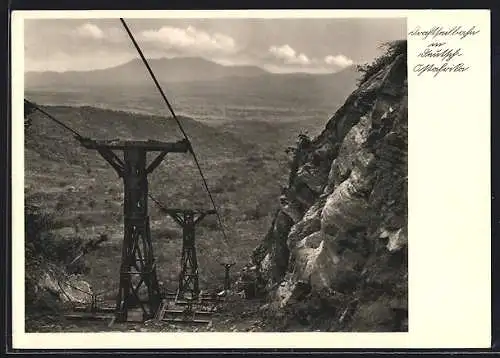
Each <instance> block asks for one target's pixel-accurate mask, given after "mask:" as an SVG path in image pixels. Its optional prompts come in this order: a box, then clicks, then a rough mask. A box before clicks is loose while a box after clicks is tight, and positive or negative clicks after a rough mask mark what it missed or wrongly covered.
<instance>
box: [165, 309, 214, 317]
mask: <svg viewBox="0 0 500 358" xmlns="http://www.w3.org/2000/svg"><path fill="white" fill-rule="evenodd" d="M164 312H165V313H174V314H182V313H185V314H186V315H192V314H193V313H194V315H195V316H196V315H197V314H202V315H203V314H204V315H211V314H212V313H213V312H210V311H194V312H185V311H183V310H165V311H164Z"/></svg>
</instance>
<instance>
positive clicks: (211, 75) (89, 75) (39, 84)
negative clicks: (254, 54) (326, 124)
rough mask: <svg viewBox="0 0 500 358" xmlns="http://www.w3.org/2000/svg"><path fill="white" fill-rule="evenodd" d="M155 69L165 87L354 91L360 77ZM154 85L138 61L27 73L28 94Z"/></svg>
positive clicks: (202, 67)
mask: <svg viewBox="0 0 500 358" xmlns="http://www.w3.org/2000/svg"><path fill="white" fill-rule="evenodd" d="M149 63H150V65H151V68H152V69H153V71H154V73H155V75H156V76H157V78H158V80H159V81H160V82H161V83H179V82H207V81H217V82H220V81H221V80H224V81H225V80H231V81H245V82H246V81H248V80H251V81H256V83H255V84H256V85H270V84H271V85H272V83H277V84H280V85H281V84H283V83H290V80H291V81H292V82H294V83H296V84H300V85H307V84H308V83H309V82H311V83H313V84H314V83H316V84H317V82H318V81H319V82H323V81H326V82H329V81H331V80H333V79H335V81H336V82H338V81H340V82H343V83H344V84H345V85H347V84H349V86H348V87H349V89H351V88H352V84H353V83H354V82H355V81H354V79H355V78H357V77H358V74H357V72H356V70H355V68H354V67H348V68H346V69H344V70H343V71H341V72H339V73H334V74H306V73H288V74H275V73H270V72H267V71H266V70H264V69H262V68H260V67H257V66H224V65H219V64H217V63H214V62H211V61H208V60H205V59H202V58H198V57H185V58H171V59H167V58H161V59H151V60H149ZM151 85H152V82H151V79H150V76H149V73H148V72H147V69H146V67H145V66H144V64H143V63H142V61H141V60H139V59H136V60H132V61H130V62H127V63H125V64H122V65H119V66H116V67H111V68H106V69H100V70H92V71H68V72H52V71H44V72H27V73H26V74H25V87H26V89H28V90H35V89H37V90H38V89H46V90H51V89H56V90H59V91H61V90H63V91H64V90H71V89H84V88H85V89H92V88H96V87H100V88H103V87H110V86H113V87H114V86H122V87H143V86H151Z"/></svg>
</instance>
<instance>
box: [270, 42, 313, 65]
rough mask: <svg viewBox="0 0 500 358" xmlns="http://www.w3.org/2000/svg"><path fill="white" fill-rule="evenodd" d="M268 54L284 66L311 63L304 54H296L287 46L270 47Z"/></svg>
mask: <svg viewBox="0 0 500 358" xmlns="http://www.w3.org/2000/svg"><path fill="white" fill-rule="evenodd" d="M269 52H270V53H271V54H272V55H274V56H275V57H277V58H278V59H281V60H283V61H284V62H285V63H286V64H290V65H308V64H310V63H311V60H309V58H308V57H307V56H306V55H305V54H303V53H298V52H296V51H295V50H294V49H293V48H291V47H290V46H289V45H282V46H271V47H269Z"/></svg>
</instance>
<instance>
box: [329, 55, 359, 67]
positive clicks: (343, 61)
mask: <svg viewBox="0 0 500 358" xmlns="http://www.w3.org/2000/svg"><path fill="white" fill-rule="evenodd" d="M325 63H326V64H328V65H335V66H338V67H342V68H344V67H348V66H350V65H352V64H353V63H354V62H353V61H352V60H351V59H350V58H347V57H346V56H344V55H336V56H332V55H328V56H326V57H325Z"/></svg>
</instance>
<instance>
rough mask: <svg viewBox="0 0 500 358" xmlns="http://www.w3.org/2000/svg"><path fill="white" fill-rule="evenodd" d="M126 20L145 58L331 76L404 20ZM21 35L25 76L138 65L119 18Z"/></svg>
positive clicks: (392, 35) (58, 22) (47, 22)
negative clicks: (194, 60)
mask: <svg viewBox="0 0 500 358" xmlns="http://www.w3.org/2000/svg"><path fill="white" fill-rule="evenodd" d="M126 21H127V24H128V26H129V27H130V29H131V31H132V33H133V34H134V36H135V38H136V40H137V42H138V43H139V45H140V46H141V48H142V50H143V52H144V54H145V56H146V57H148V58H161V57H166V58H172V57H193V56H195V57H202V58H205V59H207V60H211V61H214V62H216V63H219V64H222V65H254V66H259V67H261V68H263V69H266V70H268V71H270V72H309V73H331V72H337V71H339V70H342V69H343V68H345V67H348V66H350V65H353V64H360V63H366V62H371V61H372V60H373V59H374V58H375V57H376V56H377V55H378V54H379V53H380V44H381V43H383V42H386V41H391V40H398V39H404V38H406V19H404V18H402V19H394V18H392V19H380V18H378V19H366V18H363V19H361V18H360V19H297V18H293V19H214V18H210V19H208V18H207V19H200V18H199V19H131V20H126ZM24 28H25V30H24V50H25V71H60V72H63V71H85V70H92V69H99V68H107V67H113V66H117V65H120V64H122V63H125V62H128V61H130V60H132V59H134V58H138V55H137V52H136V50H135V48H134V47H133V44H132V42H131V40H130V39H129V37H128V35H127V33H126V32H125V29H124V28H123V26H122V24H121V23H120V21H119V19H43V20H42V19H37V20H33V19H30V20H26V21H25V24H24Z"/></svg>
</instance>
